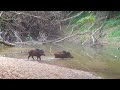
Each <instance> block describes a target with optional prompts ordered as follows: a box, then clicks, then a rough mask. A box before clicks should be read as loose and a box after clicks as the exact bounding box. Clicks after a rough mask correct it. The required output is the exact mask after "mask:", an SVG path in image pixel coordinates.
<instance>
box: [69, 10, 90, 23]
mask: <svg viewBox="0 0 120 90" xmlns="http://www.w3.org/2000/svg"><path fill="white" fill-rule="evenodd" d="M90 13H91V11H85V12H84V13H82V14H81V15H80V16H78V17H75V18H73V19H71V24H76V23H77V22H78V21H79V20H80V19H82V18H84V17H86V16H88V15H90Z"/></svg>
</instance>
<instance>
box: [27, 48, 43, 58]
mask: <svg viewBox="0 0 120 90" xmlns="http://www.w3.org/2000/svg"><path fill="white" fill-rule="evenodd" d="M28 53H29V56H28V60H29V57H31V56H32V58H33V56H37V60H38V58H39V59H40V60H41V56H42V55H43V56H45V54H44V51H43V50H40V49H35V50H30V51H29V52H28ZM33 60H34V58H33Z"/></svg>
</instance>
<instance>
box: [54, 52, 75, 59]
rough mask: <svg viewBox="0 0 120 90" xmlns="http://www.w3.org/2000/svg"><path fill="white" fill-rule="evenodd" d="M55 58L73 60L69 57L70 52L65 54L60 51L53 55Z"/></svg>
mask: <svg viewBox="0 0 120 90" xmlns="http://www.w3.org/2000/svg"><path fill="white" fill-rule="evenodd" d="M54 56H55V58H62V59H64V58H73V56H71V54H70V52H66V51H61V52H56V53H54Z"/></svg>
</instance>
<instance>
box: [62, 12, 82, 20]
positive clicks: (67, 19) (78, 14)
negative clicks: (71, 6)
mask: <svg viewBox="0 0 120 90" xmlns="http://www.w3.org/2000/svg"><path fill="white" fill-rule="evenodd" d="M83 12H84V11H82V12H80V13H78V14H77V15H75V16H72V17H69V18H66V19H63V20H60V21H66V20H70V19H73V18H75V17H78V16H80V15H81V14H82V13H83Z"/></svg>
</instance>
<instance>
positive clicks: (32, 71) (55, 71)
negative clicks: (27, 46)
mask: <svg viewBox="0 0 120 90" xmlns="http://www.w3.org/2000/svg"><path fill="white" fill-rule="evenodd" d="M0 79H102V78H101V77H99V76H95V75H93V74H92V73H91V72H86V71H81V70H76V69H70V68H65V67H59V66H56V65H49V64H45V63H40V62H37V61H30V60H29V61H28V60H27V61H26V60H24V59H15V58H8V57H2V56H0Z"/></svg>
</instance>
